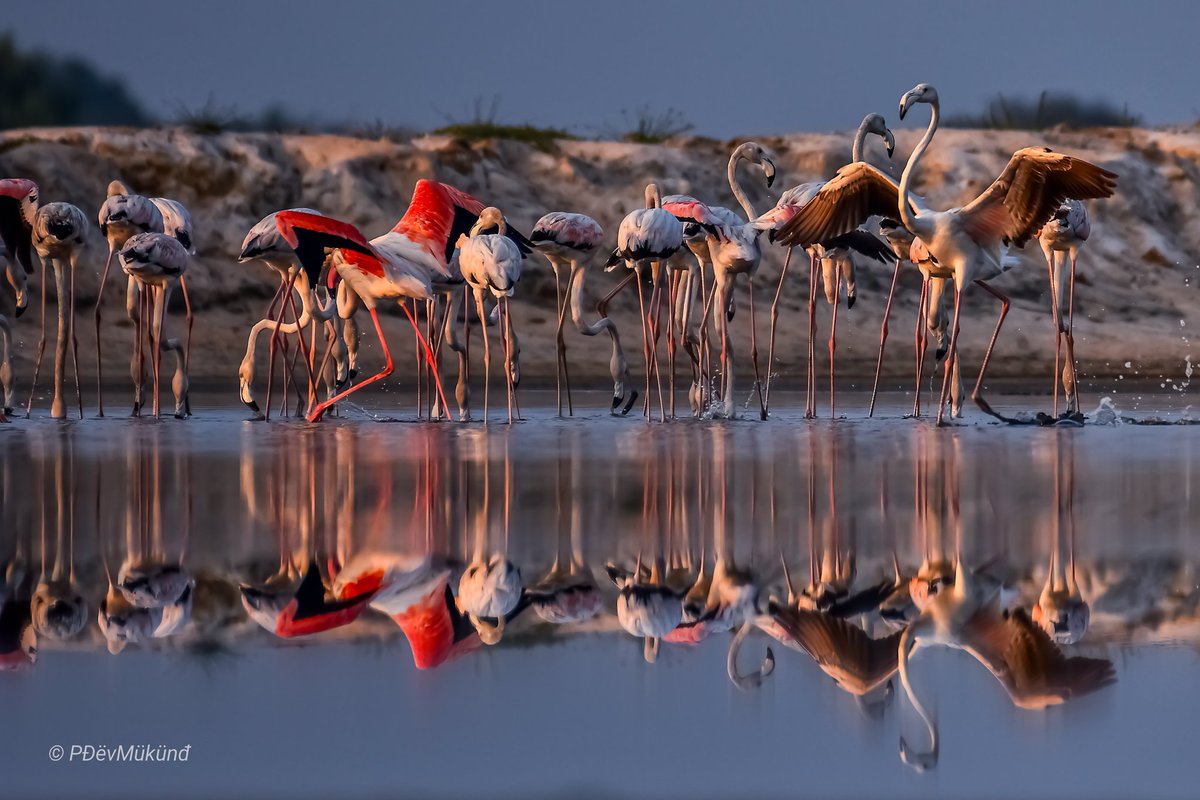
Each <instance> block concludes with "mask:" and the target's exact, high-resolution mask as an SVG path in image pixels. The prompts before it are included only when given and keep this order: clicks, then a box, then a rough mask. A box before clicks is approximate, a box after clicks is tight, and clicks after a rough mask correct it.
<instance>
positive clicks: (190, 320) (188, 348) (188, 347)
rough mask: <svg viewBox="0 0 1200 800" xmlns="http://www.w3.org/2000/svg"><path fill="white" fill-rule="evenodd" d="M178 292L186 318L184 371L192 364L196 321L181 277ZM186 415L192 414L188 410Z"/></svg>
mask: <svg viewBox="0 0 1200 800" xmlns="http://www.w3.org/2000/svg"><path fill="white" fill-rule="evenodd" d="M179 291H180V292H181V293H182V294H183V313H184V316H185V317H187V339H186V340H185V342H184V345H183V368H184V369H185V370H186V369H187V368H188V366H189V365H190V364H191V363H192V362H191V359H192V325H193V324H194V323H195V321H196V320H195V318H194V317H193V316H192V300H191V298H190V297H188V290H187V281H186V280H185V279H184V277H183V276H182V275H180V276H179ZM188 413H189V414H190V413H192V411H191V409H190V408H189V409H188Z"/></svg>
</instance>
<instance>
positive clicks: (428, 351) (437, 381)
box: [375, 303, 449, 408]
mask: <svg viewBox="0 0 1200 800" xmlns="http://www.w3.org/2000/svg"><path fill="white" fill-rule="evenodd" d="M399 305H400V306H401V308H404V304H403V303H400V304H399ZM404 312H405V314H406V315H407V316H408V321H409V322H410V323H411V324H412V327H413V331H414V332H415V333H416V336H417V343H418V344H419V345H420V346H421V348H422V350H424V352H425V361H426V363H427V364H428V365H429V369H430V370H432V371H433V383H434V386H436V387H437V393H438V400H439V401H441V404H442V408H449V406H447V405H446V393H445V391H443V389H442V376H441V375H440V374H439V372H438V368H437V359H436V358H434V355H433V348H432V347H430V346H429V341H428V340H427V339H425V338H424V337H422V336H421V329H420V327H418V326H417V317H416V315H415V314H413V313H410V312H409V311H408V309H407V308H404ZM375 325H376V327H378V326H379V323H378V321H376V323H375ZM380 339H381V340H382V339H383V335H382V334H380Z"/></svg>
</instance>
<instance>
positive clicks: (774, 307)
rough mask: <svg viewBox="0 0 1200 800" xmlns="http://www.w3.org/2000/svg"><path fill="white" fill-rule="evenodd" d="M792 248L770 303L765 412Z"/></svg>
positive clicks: (785, 258) (769, 404) (764, 394)
mask: <svg viewBox="0 0 1200 800" xmlns="http://www.w3.org/2000/svg"><path fill="white" fill-rule="evenodd" d="M795 249H796V248H794V247H789V248H788V250H787V255H785V256H784V257H783V269H782V270H781V271H780V273H779V286H778V287H777V288H776V289H775V300H774V301H773V302H772V303H771V336H770V338H769V339H768V340H767V386H766V389H765V390H764V391H763V405H764V406H766V409H767V412H768V413H769V412H770V410H771V375H772V370H773V369H774V368H775V328H776V326H777V325H778V324H779V298H780V297H782V296H783V283H784V280H785V279H786V278H787V273H788V265H789V264H790V263H791V262H792V251H793V250H795Z"/></svg>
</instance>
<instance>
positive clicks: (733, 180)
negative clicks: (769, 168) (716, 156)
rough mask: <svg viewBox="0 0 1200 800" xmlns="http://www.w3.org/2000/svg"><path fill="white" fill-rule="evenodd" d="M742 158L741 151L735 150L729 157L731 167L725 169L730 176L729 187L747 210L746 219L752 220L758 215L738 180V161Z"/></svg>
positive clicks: (744, 209) (743, 208)
mask: <svg viewBox="0 0 1200 800" xmlns="http://www.w3.org/2000/svg"><path fill="white" fill-rule="evenodd" d="M741 159H742V155H741V153H739V152H735V153H734V154H733V155H731V156H730V157H729V167H728V168H727V169H726V170H725V175H726V177H727V178H729V188H730V189H732V190H733V196H734V197H736V198H737V201H738V204H739V205H741V207H742V210H743V211H745V212H746V219H747V220H752V219H754V218H755V217H757V216H758V214H756V213H755V212H754V206H752V205H750V198H748V197H746V193H745V192H744V191H742V186H741V184H740V183H738V180H737V162H738V161H740V160H741Z"/></svg>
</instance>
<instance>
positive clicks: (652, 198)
mask: <svg viewBox="0 0 1200 800" xmlns="http://www.w3.org/2000/svg"><path fill="white" fill-rule="evenodd" d="M646 208H662V198H661V197H660V196H659V194H658V184H655V183H648V184H646Z"/></svg>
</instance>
